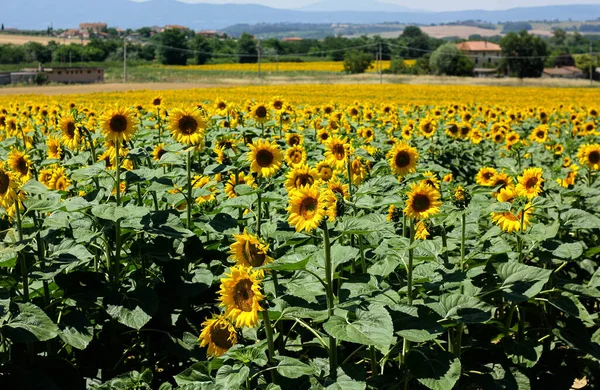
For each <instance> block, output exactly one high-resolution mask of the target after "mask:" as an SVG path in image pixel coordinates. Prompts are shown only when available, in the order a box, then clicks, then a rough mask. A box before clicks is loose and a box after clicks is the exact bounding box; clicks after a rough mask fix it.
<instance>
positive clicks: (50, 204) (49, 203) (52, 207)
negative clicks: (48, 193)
mask: <svg viewBox="0 0 600 390" xmlns="http://www.w3.org/2000/svg"><path fill="white" fill-rule="evenodd" d="M23 205H24V206H25V208H26V209H27V214H28V213H29V212H30V211H39V212H40V213H51V212H53V211H56V210H58V209H59V208H60V207H61V203H60V197H52V198H46V199H37V198H33V199H27V200H25V201H23Z"/></svg>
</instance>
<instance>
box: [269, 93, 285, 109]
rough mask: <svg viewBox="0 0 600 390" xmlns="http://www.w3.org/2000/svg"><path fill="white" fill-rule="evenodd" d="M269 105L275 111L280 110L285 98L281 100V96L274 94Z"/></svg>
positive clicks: (282, 107) (283, 105)
mask: <svg viewBox="0 0 600 390" xmlns="http://www.w3.org/2000/svg"><path fill="white" fill-rule="evenodd" d="M271 107H273V109H274V110H275V111H282V110H283V109H284V107H285V100H283V98H282V97H281V96H274V97H273V99H271Z"/></svg>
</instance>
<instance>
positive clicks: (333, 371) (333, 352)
mask: <svg viewBox="0 0 600 390" xmlns="http://www.w3.org/2000/svg"><path fill="white" fill-rule="evenodd" d="M321 228H322V229H323V246H324V247H325V284H326V286H327V289H326V290H325V292H326V294H327V317H328V318H331V317H332V316H333V305H334V301H333V280H332V279H333V275H332V271H333V270H332V268H331V242H330V241H329V228H328V227H327V220H323V222H322V223H321ZM329 375H330V376H331V379H333V380H336V378H337V341H336V339H335V337H333V336H331V335H330V336H329Z"/></svg>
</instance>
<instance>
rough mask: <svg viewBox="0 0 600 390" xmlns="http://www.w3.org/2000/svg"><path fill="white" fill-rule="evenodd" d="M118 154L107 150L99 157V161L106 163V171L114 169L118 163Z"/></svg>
mask: <svg viewBox="0 0 600 390" xmlns="http://www.w3.org/2000/svg"><path fill="white" fill-rule="evenodd" d="M115 156H116V153H114V152H112V153H111V151H110V150H109V149H107V150H105V151H104V152H103V153H102V154H101V155H99V156H98V161H104V162H105V163H106V169H114V168H115V164H116V163H117V162H116V160H115Z"/></svg>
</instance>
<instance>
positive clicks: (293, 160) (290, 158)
mask: <svg viewBox="0 0 600 390" xmlns="http://www.w3.org/2000/svg"><path fill="white" fill-rule="evenodd" d="M285 162H286V163H287V164H288V165H289V166H291V167H297V166H299V165H302V164H304V163H305V162H306V150H304V148H303V147H302V146H300V145H297V146H292V147H291V148H289V149H288V150H286V151H285Z"/></svg>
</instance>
